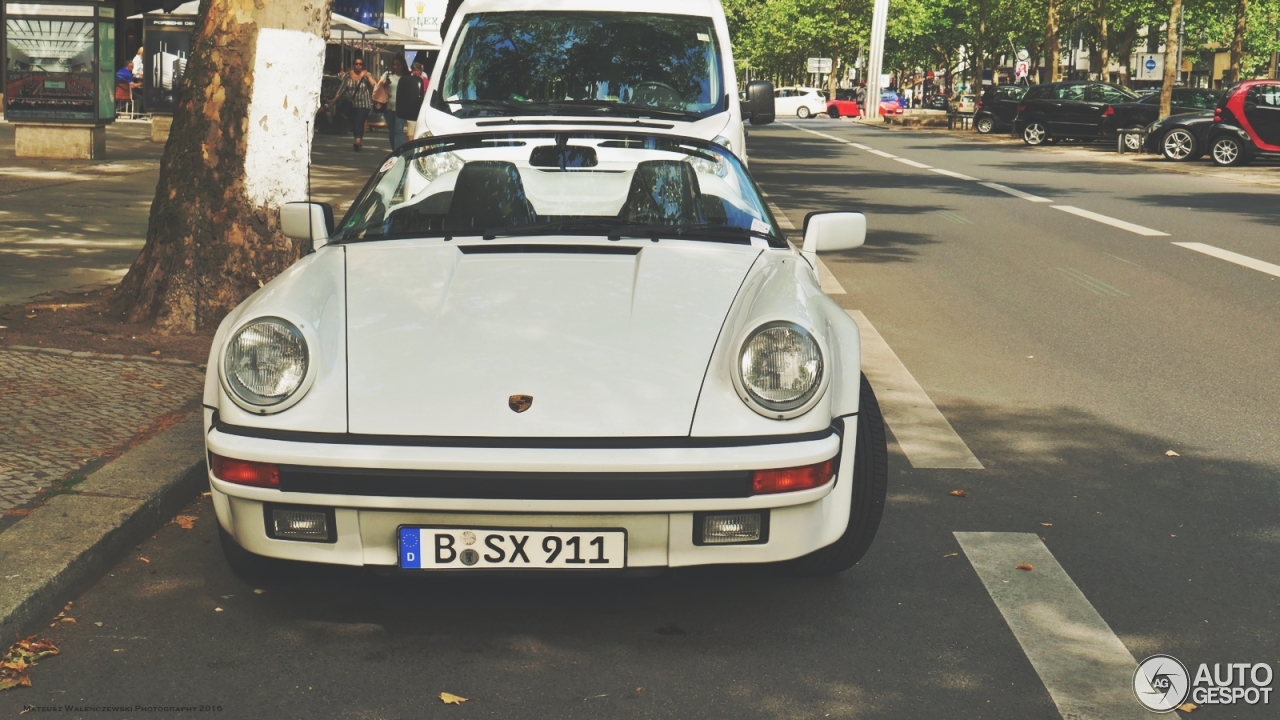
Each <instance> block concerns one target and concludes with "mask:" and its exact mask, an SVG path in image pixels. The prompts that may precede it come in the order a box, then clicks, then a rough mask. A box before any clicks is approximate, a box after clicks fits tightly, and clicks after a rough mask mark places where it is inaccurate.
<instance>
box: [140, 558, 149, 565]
mask: <svg viewBox="0 0 1280 720" xmlns="http://www.w3.org/2000/svg"><path fill="white" fill-rule="evenodd" d="M138 562H144V563H147V564H151V558H145V557H139V558H138Z"/></svg>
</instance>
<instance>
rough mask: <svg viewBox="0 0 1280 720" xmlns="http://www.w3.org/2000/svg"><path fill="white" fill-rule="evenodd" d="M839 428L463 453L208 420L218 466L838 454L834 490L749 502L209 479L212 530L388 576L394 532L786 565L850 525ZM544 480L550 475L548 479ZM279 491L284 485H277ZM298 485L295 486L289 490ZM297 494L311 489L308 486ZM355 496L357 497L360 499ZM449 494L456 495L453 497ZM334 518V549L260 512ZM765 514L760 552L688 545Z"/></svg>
mask: <svg viewBox="0 0 1280 720" xmlns="http://www.w3.org/2000/svg"><path fill="white" fill-rule="evenodd" d="M853 421H854V419H853V418H849V430H850V431H846V432H843V435H841V434H840V433H839V432H836V430H838V429H839V427H840V425H841V423H839V422H837V424H836V426H834V427H833V431H832V432H831V433H829V434H826V435H825V436H823V437H815V438H807V439H804V440H801V441H799V442H772V443H770V444H762V445H726V446H719V447H670V448H661V447H642V448H530V447H503V448H481V449H478V448H468V447H438V446H436V447H422V446H384V445H354V444H328V443H308V442H296V441H288V440H279V439H265V438H257V437H244V436H240V435H236V434H232V433H229V432H224V431H223V430H221V429H218V428H216V427H213V426H212V413H211V412H206V436H205V437H206V446H207V448H208V451H209V452H211V453H214V454H217V455H221V456H224V457H232V458H237V459H242V460H253V461H259V462H272V463H277V464H281V465H306V466H311V467H324V468H360V469H370V468H378V469H382V470H387V471H393V472H397V471H398V472H402V473H403V472H411V471H415V470H416V471H436V472H438V471H459V472H463V473H466V472H470V473H516V474H519V473H522V472H523V473H531V474H532V473H564V474H566V475H568V474H572V473H579V474H585V473H631V474H634V473H715V472H724V471H742V470H757V469H768V468H782V467H796V466H802V465H809V464H813V463H817V462H822V461H824V460H826V459H829V458H831V457H834V456H837V455H839V456H840V457H841V460H840V462H839V463H838V469H837V475H836V480H835V482H834V483H828V484H827V485H825V486H823V487H819V488H814V489H812V490H802V491H798V492H791V493H781V494H775V495H755V496H736V497H728V496H720V497H644V498H643V499H626V498H623V497H612V498H611V497H603V496H597V497H595V498H594V499H575V498H546V497H538V496H537V493H532V494H531V496H526V497H521V498H515V497H497V496H493V497H484V498H474V497H421V496H419V497H405V496H388V495H385V494H384V495H362V494H351V492H353V490H352V489H345V490H343V492H341V493H334V492H309V491H301V492H299V491H286V490H275V489H267V488H258V487H248V486H244V485H237V484H233V483H228V482H224V481H222V480H219V479H217V478H215V477H213V475H212V473H210V475H209V485H210V489H211V491H212V497H213V503H214V508H215V510H216V513H217V516H218V522H219V523H220V525H221V526H222V528H223V529H224V530H226V532H228V533H229V534H230V535H231V536H232V537H233V538H234V539H235V541H236V542H237V543H238V544H239V545H240V546H241V547H243V548H245V549H246V550H248V551H249V552H252V553H254V554H257V555H263V556H266V557H274V558H281V559H288V560H301V561H307V562H319V563H332V564H340V565H374V566H395V565H396V563H397V558H398V547H397V544H396V543H397V540H396V528H397V527H399V526H401V525H465V526H478V527H509V528H540V527H558V528H571V527H591V528H625V529H626V530H627V536H628V550H627V556H628V567H679V566H687V565H705V564H722V563H768V562H778V561H782V560H789V559H792V558H796V557H800V556H802V555H806V554H808V553H810V552H813V551H814V550H817V549H819V548H822V547H825V546H827V545H830V544H831V543H833V542H835V541H836V540H837V539H839V538H840V536H841V535H842V534H843V533H844V530H845V528H846V526H847V525H848V520H849V512H850V502H851V498H852V485H853V478H852V473H853V464H854V463H853V457H854V450H855V446H854V443H855V437H856V433H854V432H851V430H852V423H853ZM544 477H545V476H544ZM282 487H286V485H284V484H282ZM295 487H299V486H295ZM303 489H304V490H305V489H309V488H306V487H303ZM357 492H358V490H357ZM455 494H456V493H455ZM266 503H279V504H287V505H305V506H313V507H322V508H331V509H333V511H334V514H333V517H334V520H335V525H336V530H337V539H336V542H333V543H310V542H299V541H291V540H278V539H273V538H270V537H268V536H267V532H266V526H265V522H264V504H266ZM735 510H767V511H768V512H769V538H768V542H766V543H763V544H757V545H719V546H706V545H695V544H694V513H695V512H706V511H710V512H731V511H735Z"/></svg>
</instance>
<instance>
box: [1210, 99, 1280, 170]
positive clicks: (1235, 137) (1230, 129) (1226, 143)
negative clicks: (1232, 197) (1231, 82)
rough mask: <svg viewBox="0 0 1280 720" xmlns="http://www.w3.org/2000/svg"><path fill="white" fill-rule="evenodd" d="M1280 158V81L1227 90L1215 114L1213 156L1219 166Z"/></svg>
mask: <svg viewBox="0 0 1280 720" xmlns="http://www.w3.org/2000/svg"><path fill="white" fill-rule="evenodd" d="M1259 156H1264V157H1280V81H1277V80H1246V81H1245V82H1242V83H1240V84H1239V85H1236V86H1235V87H1233V88H1231V89H1230V90H1229V91H1227V94H1226V96H1225V97H1224V98H1222V101H1221V102H1219V103H1218V107H1217V108H1216V109H1215V110H1214V111H1213V126H1212V127H1211V128H1210V129H1209V157H1211V158H1213V162H1214V164H1215V165H1243V164H1245V163H1248V162H1251V161H1253V159H1254V158H1256V157H1259Z"/></svg>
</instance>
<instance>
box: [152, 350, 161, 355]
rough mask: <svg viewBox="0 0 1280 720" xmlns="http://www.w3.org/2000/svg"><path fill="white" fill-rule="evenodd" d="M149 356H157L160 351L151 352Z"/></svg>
mask: <svg viewBox="0 0 1280 720" xmlns="http://www.w3.org/2000/svg"><path fill="white" fill-rule="evenodd" d="M151 354H152V355H159V354H160V351H159V350H152V351H151Z"/></svg>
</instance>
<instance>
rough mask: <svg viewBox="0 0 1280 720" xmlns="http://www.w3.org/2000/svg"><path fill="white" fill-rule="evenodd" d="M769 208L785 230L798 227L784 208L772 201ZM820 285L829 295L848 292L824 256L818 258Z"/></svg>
mask: <svg viewBox="0 0 1280 720" xmlns="http://www.w3.org/2000/svg"><path fill="white" fill-rule="evenodd" d="M765 197H769V195H768V194H767V193H766V194H765ZM769 210H770V211H771V212H772V213H773V217H774V218H776V219H777V220H778V224H779V225H781V226H782V229H783V230H795V229H796V226H795V224H794V223H792V222H791V219H790V218H788V217H787V214H786V213H784V212H782V208H780V207H778V206H777V205H774V204H773V203H772V202H770V203H769ZM818 285H820V286H821V287H822V292H824V293H826V294H828V295H847V294H848V293H847V292H845V289H844V286H843V285H841V284H840V281H839V280H837V279H836V276H835V275H833V274H832V273H831V269H830V268H828V267H827V264H826V263H824V262H822V258H818Z"/></svg>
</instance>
